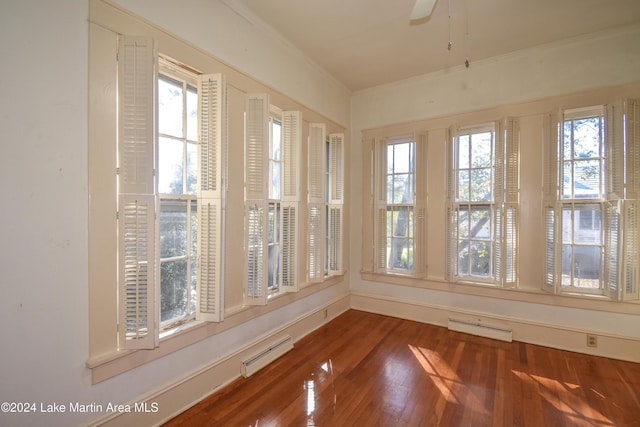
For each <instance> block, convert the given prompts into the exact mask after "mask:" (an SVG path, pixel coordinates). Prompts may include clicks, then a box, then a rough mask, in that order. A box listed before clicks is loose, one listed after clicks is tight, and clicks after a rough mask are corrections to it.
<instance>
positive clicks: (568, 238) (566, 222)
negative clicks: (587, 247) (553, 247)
mask: <svg viewBox="0 0 640 427" xmlns="http://www.w3.org/2000/svg"><path fill="white" fill-rule="evenodd" d="M572 223H573V206H572V205H564V206H562V243H567V244H571V243H573V233H572V231H573V230H572V227H571V224H572Z"/></svg>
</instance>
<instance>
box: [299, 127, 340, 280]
mask: <svg viewBox="0 0 640 427" xmlns="http://www.w3.org/2000/svg"><path fill="white" fill-rule="evenodd" d="M308 147H309V150H308V154H309V160H308V164H309V169H308V212H309V215H308V225H309V230H308V234H309V237H308V240H307V243H308V253H309V257H308V263H307V274H308V280H309V282H310V283H319V282H322V281H323V280H324V277H325V276H331V275H336V274H342V205H343V197H344V194H343V186H344V178H343V177H344V169H343V168H344V164H343V150H344V148H343V147H344V134H342V133H332V134H330V135H329V136H328V137H327V136H326V129H325V125H324V124H322V123H311V124H310V125H309V143H308Z"/></svg>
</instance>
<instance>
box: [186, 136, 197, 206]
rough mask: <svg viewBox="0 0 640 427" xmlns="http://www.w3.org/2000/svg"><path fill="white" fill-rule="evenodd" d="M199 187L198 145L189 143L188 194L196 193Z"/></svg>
mask: <svg viewBox="0 0 640 427" xmlns="http://www.w3.org/2000/svg"><path fill="white" fill-rule="evenodd" d="M197 189H198V146H197V145H196V144H191V143H189V144H187V194H196V192H197Z"/></svg>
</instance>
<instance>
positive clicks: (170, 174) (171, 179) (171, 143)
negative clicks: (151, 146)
mask: <svg viewBox="0 0 640 427" xmlns="http://www.w3.org/2000/svg"><path fill="white" fill-rule="evenodd" d="M159 151H160V152H159V156H158V157H159V158H158V162H159V166H158V168H159V173H158V192H159V193H161V194H182V191H183V188H182V172H183V170H182V163H183V162H182V157H183V145H182V142H181V141H176V140H175V139H171V138H166V137H160V140H159Z"/></svg>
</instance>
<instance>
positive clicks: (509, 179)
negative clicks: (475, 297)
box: [496, 118, 520, 288]
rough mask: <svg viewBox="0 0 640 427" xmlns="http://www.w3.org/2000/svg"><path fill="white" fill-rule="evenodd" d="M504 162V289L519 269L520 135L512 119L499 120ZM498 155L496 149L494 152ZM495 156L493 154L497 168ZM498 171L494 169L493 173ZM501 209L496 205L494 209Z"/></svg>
mask: <svg viewBox="0 0 640 427" xmlns="http://www.w3.org/2000/svg"><path fill="white" fill-rule="evenodd" d="M497 129H499V131H498V140H502V141H501V142H500V143H499V146H500V147H501V148H500V150H501V152H502V153H504V154H503V155H502V157H503V159H502V161H503V163H502V165H503V166H502V171H501V175H502V177H503V185H504V187H503V193H502V197H503V199H502V215H501V216H502V217H501V223H502V224H501V227H502V232H501V240H502V242H501V246H502V247H501V254H500V258H501V260H500V261H499V262H500V263H501V274H500V282H501V285H502V286H503V287H505V288H515V287H516V286H517V276H518V275H517V266H518V204H519V178H520V164H519V152H520V148H519V133H518V123H517V122H516V121H515V120H514V119H512V118H506V119H504V120H502V121H501V123H500V126H499V127H498V128H497ZM496 152H497V150H496ZM497 163H498V157H497V155H496V165H497ZM497 172H498V169H497V168H496V174H497ZM499 208H500V206H499V205H498V204H497V203H496V209H499Z"/></svg>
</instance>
